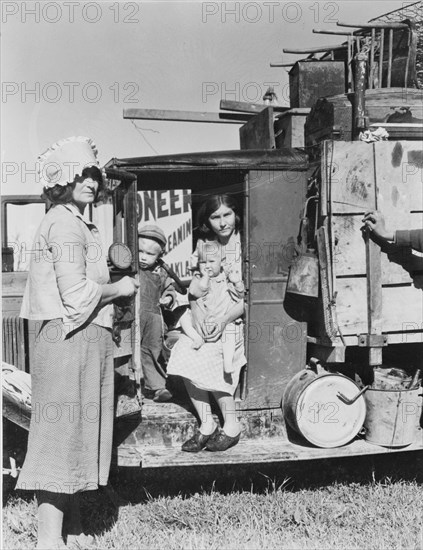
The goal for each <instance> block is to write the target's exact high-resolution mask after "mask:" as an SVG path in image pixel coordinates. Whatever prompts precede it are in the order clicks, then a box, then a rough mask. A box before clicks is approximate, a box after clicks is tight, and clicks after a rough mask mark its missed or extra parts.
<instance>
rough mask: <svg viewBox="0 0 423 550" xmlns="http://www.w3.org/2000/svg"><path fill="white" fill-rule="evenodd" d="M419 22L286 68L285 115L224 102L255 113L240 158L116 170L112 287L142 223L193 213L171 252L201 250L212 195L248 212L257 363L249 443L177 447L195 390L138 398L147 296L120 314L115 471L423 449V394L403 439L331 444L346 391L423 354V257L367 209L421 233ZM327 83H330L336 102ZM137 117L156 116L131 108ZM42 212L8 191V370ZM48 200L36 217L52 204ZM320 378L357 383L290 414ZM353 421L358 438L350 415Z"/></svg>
mask: <svg viewBox="0 0 423 550" xmlns="http://www.w3.org/2000/svg"><path fill="white" fill-rule="evenodd" d="M413 25H414V23H413V22H412V21H409V20H406V21H405V22H402V23H386V22H385V23H372V24H368V25H363V26H361V27H360V28H359V29H358V30H356V31H354V34H352V35H351V36H352V37H353V38H352V39H351V40H350V39H348V42H347V43H346V44H344V45H343V47H342V48H339V49H336V48H335V49H333V50H330V51H325V53H324V55H323V56H322V57H320V58H319V59H317V58H316V57H315V52H313V51H312V52H311V57H310V56H309V57H307V58H305V59H304V60H302V61H299V62H296V63H295V64H294V65H293V68H292V69H291V71H290V89H291V104H290V106H289V107H287V108H283V107H280V106H278V105H275V104H272V102H270V103H269V102H267V103H263V104H260V105H256V104H255V105H250V104H237V105H234V104H233V102H224V101H223V102H222V104H221V108H223V109H226V108H230V109H231V110H232V111H233V112H232V113H230V114H232V115H233V116H236V117H238V118H240V117H241V118H244V122H245V123H244V124H243V126H242V127H241V128H240V140H241V148H240V150H232V151H217V152H216V151H213V152H209V151H207V152H204V153H180V154H172V155H161V156H160V155H156V156H148V157H145V156H144V157H135V158H113V159H111V160H110V161H109V162H108V163H107V164H106V165H105V167H104V168H105V171H106V174H107V181H108V183H107V193H106V195H105V197H104V199H103V202H102V203H100V204H98V205H96V206H95V207H93V208H92V209H91V211H90V214H89V215H90V216H91V219H93V221H94V222H95V223H97V225H98V226H99V228H100V231H101V232H102V234H103V235H106V241H107V242H108V244H109V245H111V246H112V248H114V250H115V254H111V255H110V257H111V263H110V274H111V279H112V281H113V280H117V279H118V278H120V277H123V276H125V275H129V276H131V277H135V278H136V277H137V276H138V261H137V258H138V238H137V227H138V224H139V223H140V221H142V220H144V221H150V222H151V221H154V222H157V223H159V224H160V219H161V217H165V216H166V215H167V214H168V213H169V212H170V210H172V211H173V213H174V214H175V215H176V216H178V215H182V214H183V216H182V217H181V218H177V219H178V220H180V223H179V224H178V225H175V226H174V227H172V229H171V231H170V232H168V235H169V237H168V247H167V252H168V253H169V257H170V252H171V250H172V248H175V247H177V246H178V245H179V244H180V243H182V242H184V243H185V244H186V243H188V249H192V247H193V246H194V241H195V219H196V213H197V211H198V208H199V206H200V205H201V203H202V201H203V200H204V198H205V197H206V196H207V195H208V194H211V193H230V194H231V195H232V196H233V197H235V199H236V200H237V201H238V204H239V206H240V211H241V212H242V228H241V235H242V254H243V266H244V281H245V287H246V299H245V303H246V307H245V329H246V330H245V346H246V357H247V365H246V366H245V367H244V368H243V369H242V372H241V377H240V382H239V385H238V388H237V390H236V394H235V396H236V404H237V414H238V416H239V418H240V421H241V425H242V438H241V440H240V442H239V444H238V445H236V446H235V447H233V448H231V449H229V450H227V451H226V452H223V453H210V452H204V453H198V454H194V455H192V454H191V453H184V452H182V451H181V444H182V443H183V442H184V441H185V440H186V439H187V438H188V437H190V436H191V435H192V433H193V431H194V430H195V429H196V425H197V419H196V417H195V414H194V411H193V409H192V407H191V405H190V402H189V399H188V396H187V395H186V393H185V391H184V387H183V384H181V382H180V381H178V380H175V381H174V382H173V383H174V396H175V397H174V399H173V400H172V401H170V402H167V403H155V402H153V401H152V400H149V399H145V398H144V397H143V395H142V364H141V354H140V335H139V328H138V321H137V318H138V311H139V307H140V306H139V303H138V302H137V300H135V301H134V302H133V303H131V304H130V305H127V306H122V307H118V306H116V307H115V325H114V329H113V337H114V342H115V374H116V422H115V437H114V464H115V465H116V466H119V467H128V468H132V467H135V468H140V467H142V468H157V467H165V466H198V465H213V464H245V463H260V462H281V461H296V460H309V459H317V458H330V457H343V456H353V455H365V454H380V453H388V452H389V453H390V452H393V451H416V450H418V451H421V450H422V449H423V432H422V412H421V411H422V400H421V395H419V399H417V400H416V401H413V403H412V407H411V409H410V408H409V407H410V403H409V402H407V400H405V402H404V400H403V402H401V401H400V402H399V405H398V407H400V406H401V407H400V408H401V415H402V416H401V418H400V420H398V422H401V423H403V424H404V423H405V422H406V421H407V422H408V423H410V422H412V423H413V429H412V438H411V440H410V441H407V442H406V443H405V444H404V445H401V444H394V445H390V444H389V442H387V443H385V444H371V443H369V442H368V441H367V440H366V437H365V434H364V433H363V431H362V430H361V426H362V424H363V420H364V418H361V417H360V421H359V424H360V425H356V424H357V422H358V420H354V421H352V420H351V431H350V432H348V433H347V437H346V440H345V441H344V440H341V439H337V435H336V434H337V430H338V429H339V428H340V424H341V423H342V422H344V420H343V417H341V416H339V414H338V412H339V407H340V406H341V402H342V397H344V399H345V403H347V401H348V402H351V405H352V403H353V402H354V401H353V400H357V401H356V403H358V402H360V401H359V400H363V393H364V392H365V391H366V389H367V388H368V387H369V385H371V383H372V380H373V375H374V368H375V367H376V368H377V367H381V366H384V367H390V368H392V369H394V370H395V369H396V370H397V371H398V369H401V370H402V371H404V372H405V373H406V374H407V375H413V374H414V373H415V371H416V370H417V369H418V368H419V367H420V366H421V357H422V356H423V345H422V344H423V339H422V338H423V294H422V290H421V289H422V262H423V259H422V256H421V254H419V253H417V252H415V251H413V250H411V249H406V250H404V249H401V250H400V249H398V247H396V246H395V245H390V246H388V247H382V248H381V246H380V243H377V242H375V241H374V240H373V239H372V238H371V237H370V236H369V235H368V234H367V232H366V231H364V232H363V231H362V230H361V227H362V218H363V215H364V214H365V212H366V211H369V210H376V209H381V210H383V212H384V213H385V215H386V217H387V219H389V220H390V222H391V224H392V227H396V228H404V229H407V228H414V227H415V228H422V227H423V195H422V192H423V174H422V168H423V156H422V137H423V103H422V90H421V89H419V88H418V87H417V82H416V72H415V54H416V50H414V54H413V49H412V48H409V47H407V48H404V41H406V43H407V44H410V43H413V40H415V31H414V26H413ZM384 33H387V35H388V36H389V40H388V39H387V40H385V41H384V40H383V36H384ZM376 46H377V47H376ZM319 51H322V50H319ZM377 52H378V53H377ZM410 52H411V53H410ZM303 53H309V54H310V49H308V50H307V51H305V52H303ZM341 54H342V55H341ZM413 55H414V57H413ZM404 56H405V57H404ZM404 59H405V61H406V62H405V63H404ZM322 78H324V79H325V82H329V83H330V85H329V86H328V87H326V88H325V90H324V94H323V93H322V88H321V85H320V86H319V82H320V83H321V82H322ZM340 90H342V92H341V91H340ZM228 103H231V105H228ZM240 113H241V114H240ZM124 116H126V117H127V118H148V117H151V116H153V115H151V110H149V112H148V113H147V110H133V109H132V110H130V112H129V110H128V112H126V113H124ZM161 116H163V113H162V115H161ZM167 116H168V117H169V116H170V115H169V112H168V114H167ZM172 116H174V117H176V118H173V119H174V120H175V119H177V115H175V114H173V115H172ZM220 116H221V117H222V119H224V116H225V114H224V113H223V114H221V115H220ZM154 117H155V118H159V116H158V115H157V112H156V113H155V114H154ZM191 119H192V120H195V114H192V118H191ZM201 120H203V121H204V117H201ZM384 136H385V139H381V138H383V137H384ZM39 202H40V199H39V198H37V197H3V199H2V214H3V216H2V219H3V269H4V270H6V271H5V272H3V361H4V363H5V364H6V369H7V368H8V365H12V366H14V367H15V368H16V369H19V370H21V371H25V372H27V373H28V372H30V370H31V354H32V350H33V343H34V338H35V329H34V326H33V324H32V322H28V321H26V320H23V319H20V318H19V317H18V315H19V308H20V302H21V299H22V294H23V289H24V285H25V281H26V273H25V271H13V262H12V258H13V253H14V252H15V266H16V252H17V249H16V246H15V248H13V246H11V243H10V242H9V241H8V232H7V224H8V209H11V208H12V207H13V208H15V209H16V208H21V207H22V208H24V207H27V206H28V205H29V204H32V205H33V204H35V203H39ZM38 208H39V209H40V215H41V214H42V213H43V212H44V210H43V209H44V206H43V205H40V204H38ZM116 251H117V252H116ZM123 256H125V258H124V261H121V260H122V258H123ZM165 259H166V257H165ZM172 268H173V270H174V271H176V273H177V274H178V275H179V276H180V278H181V279H182V280H185V282H186V285H187V284H188V276H189V271H188V269H187V266H186V264H185V263H184V262H179V263H178V262H176V261H175V263H173V264H172ZM180 307H181V308H183V305H181V306H180ZM165 320H166V322H167V325H168V329H169V332H168V333H167V337H166V339H165V349H164V355H165V356H166V353H171V349H170V348H171V346H172V344H173V343H174V341H175V340H176V339H177V337H178V325H177V319H175V318H174V317H173V316H172V312H168V313H167V317H166V316H165ZM9 368H11V367H9ZM313 369H314V371H315V372H314V374H313V378H314V375H316V376H317V377H318V376H319V375H321V376H337V377H340V378H341V377H342V379H345V380H348V384H349V383H351V385H352V386H351V388H354V391H353V392H352V393H351V391H352V390H351V391H350V394H349V395H348V396H347V398H346V397H345V396H342V394H341V397H339V395H338V394H337V395H335V397H331V398H330V399H328V397H327V395H325V394H324V393H322V395H321V397H319V392H317V398H316V399H317V400H316V402H313V403H311V404H310V403H308V404H307V407H306V409H304V408H303V409H301V408H300V409H298V410H296V411H292V410H290V411H287V405H286V403H287V397H286V395H287V391H289V390H290V389H291V390H292V380H296V381H297V386H296V388H297V389H298V380H300V378H301V376H303V380H304V376H305V375H310V373H311V371H313ZM322 369H323V370H322ZM323 371H324V372H323ZM304 373H305V374H304ZM290 384H291V385H290ZM300 384H301V383H300ZM416 387H417V386H416ZM299 389H300V390H301V388H299ZM355 390H356V392H355ZM338 393H339V392H338ZM354 393H357V395H353V394H354ZM284 394H285V404H284V403H283V401H284V399H283V398H284ZM298 396H299V393H298V392H297V394H296V398H295V399H296V401H295V405H297V404H298V402H297V401H298V400H297V397H298ZM17 401H19V399H16V400H15V401H14V398H13V397H10V395H8V394H7V392H6V398H5V399H4V405H3V414H4V416H6V418H9V420H10V421H11V422H12V423H14V424H18V425H20V426H21V427H24V428H28V425H29V418H30V407H29V406H26V407H25V406H22V403H21V404H20V405H19V404H17ZM288 401H289V400H288ZM345 403H344V405H345ZM342 406H343V405H342ZM398 407H397V408H398ZM288 408H289V403H288ZM347 409H348V406H347ZM398 410H399V409H398ZM367 412H368V411H367ZM301 414H302V415H303V416H306V415H308V418H309V424H310V425H311V426H312V428H313V425H314V428H313V429H315V433H317V434H318V433H319V431H321V433H323V432H324V431H325V430H326V432H328V430H329V432H330V433H331V434H332V436H333V438H332V439H331V441H330V442H329V443H328V444H327V445H325V444H324V443H323V444H319V443H317V444H316V443H313V439H312V438H311V441H310V437H309V438H307V437H306V434H305V433H304V431H303V432H302V430H301V427H300V426H299V425H300V418H299V417H300V416H301ZM363 414H364V413H363V412H362V411H361V412H360V415H363ZM290 415H291V416H294V417H295V418H294V419H292V418H291V421H289V416H290ZM360 415H359V416H360ZM351 418H352V417H351ZM344 424H346V425H347V430H348V429H349V428H348V425H349V419H348V415H347V419H346V420H345V422H344ZM344 427H345V426H344ZM322 430H323V431H322ZM326 432H325V433H326ZM332 436H331V437H332Z"/></svg>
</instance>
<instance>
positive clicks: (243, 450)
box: [117, 429, 423, 468]
mask: <svg viewBox="0 0 423 550" xmlns="http://www.w3.org/2000/svg"><path fill="white" fill-rule="evenodd" d="M422 449H423V434H422V430H421V429H416V437H415V442H414V443H412V444H411V445H409V446H407V447H405V448H404V447H401V448H388V447H381V446H379V445H373V444H370V443H367V442H366V441H365V440H364V439H359V438H356V439H354V440H353V441H352V442H351V443H349V444H347V445H344V446H343V447H336V448H333V449H320V448H318V447H312V446H310V445H307V444H305V443H303V442H299V441H298V439H297V440H296V441H295V440H294V441H288V440H283V439H281V438H278V437H273V438H269V439H260V440H257V439H241V441H240V442H239V443H238V445H236V446H235V447H232V448H231V449H228V450H227V451H225V452H224V453H210V452H203V453H184V452H183V451H181V449H180V444H179V443H178V445H172V446H164V445H162V446H141V445H140V446H136V447H135V446H125V445H121V446H120V447H119V448H118V449H117V462H118V466H127V467H131V466H132V467H142V468H158V467H162V466H172V467H175V466H206V465H219V464H221V465H223V464H225V465H227V464H258V463H271V462H289V461H298V460H319V459H326V458H338V457H348V456H363V455H370V454H386V453H394V452H403V451H417V450H422Z"/></svg>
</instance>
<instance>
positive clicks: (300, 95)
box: [289, 61, 345, 108]
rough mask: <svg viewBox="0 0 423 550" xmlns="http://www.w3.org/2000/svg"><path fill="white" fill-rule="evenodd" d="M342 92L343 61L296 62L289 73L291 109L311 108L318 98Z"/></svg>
mask: <svg viewBox="0 0 423 550" xmlns="http://www.w3.org/2000/svg"><path fill="white" fill-rule="evenodd" d="M344 92H345V67H344V62H343V61H298V62H297V63H295V65H294V66H293V67H292V69H291V70H290V71H289V97H290V105H291V108H293V107H312V106H313V105H314V103H315V102H316V101H317V100H318V99H319V98H320V97H327V96H332V95H337V94H343V93H344Z"/></svg>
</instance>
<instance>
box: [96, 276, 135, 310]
mask: <svg viewBox="0 0 423 550" xmlns="http://www.w3.org/2000/svg"><path fill="white" fill-rule="evenodd" d="M139 286H140V284H139V283H138V282H137V281H136V280H135V279H132V277H128V276H127V275H125V277H122V279H120V281H117V282H116V283H108V284H106V285H102V287H101V291H102V293H101V300H100V307H103V306H105V305H107V304H110V303H111V302H116V301H119V300H122V301H123V305H125V304H126V303H127V302H128V301H129V299H130V298H132V297H133V296H134V294H136V292H137V290H138V288H139Z"/></svg>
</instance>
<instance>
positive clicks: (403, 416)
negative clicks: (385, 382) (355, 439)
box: [364, 387, 422, 447]
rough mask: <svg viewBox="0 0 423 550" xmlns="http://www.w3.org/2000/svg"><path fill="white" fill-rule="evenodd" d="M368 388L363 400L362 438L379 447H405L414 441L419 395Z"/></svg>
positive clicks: (419, 413)
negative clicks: (364, 402) (363, 433)
mask: <svg viewBox="0 0 423 550" xmlns="http://www.w3.org/2000/svg"><path fill="white" fill-rule="evenodd" d="M421 391H422V388H420V387H418V388H414V389H412V390H377V389H372V388H368V390H367V392H366V394H365V396H364V398H365V400H366V405H367V414H366V419H365V421H364V427H365V429H366V435H365V439H366V441H368V442H369V443H374V444H375V445H381V446H383V447H405V446H406V445H410V444H411V443H413V442H414V440H415V437H416V430H417V427H418V422H419V419H420V415H421V411H422V403H421V401H422V400H421V397H420V395H419V392H421Z"/></svg>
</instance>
